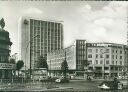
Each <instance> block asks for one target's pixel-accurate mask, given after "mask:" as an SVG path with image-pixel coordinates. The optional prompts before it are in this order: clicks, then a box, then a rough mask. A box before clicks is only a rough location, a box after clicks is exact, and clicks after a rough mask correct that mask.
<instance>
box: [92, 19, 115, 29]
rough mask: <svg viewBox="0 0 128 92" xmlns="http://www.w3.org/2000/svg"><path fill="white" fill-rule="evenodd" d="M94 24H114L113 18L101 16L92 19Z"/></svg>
mask: <svg viewBox="0 0 128 92" xmlns="http://www.w3.org/2000/svg"><path fill="white" fill-rule="evenodd" d="M94 23H95V24H97V25H100V26H109V27H110V26H112V25H113V24H114V20H113V19H111V18H101V19H97V20H95V21H94Z"/></svg>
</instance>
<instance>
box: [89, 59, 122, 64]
mask: <svg viewBox="0 0 128 92" xmlns="http://www.w3.org/2000/svg"><path fill="white" fill-rule="evenodd" d="M89 63H90V64H92V60H89ZM95 64H104V61H103V60H100V61H98V60H95ZM105 64H110V61H109V60H106V61H105ZM112 64H113V65H114V64H116V65H117V64H118V62H117V61H116V62H114V61H112ZM119 64H120V65H123V63H122V61H120V62H119Z"/></svg>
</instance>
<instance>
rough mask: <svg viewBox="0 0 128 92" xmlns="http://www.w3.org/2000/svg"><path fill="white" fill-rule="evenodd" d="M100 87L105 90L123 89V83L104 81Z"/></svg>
mask: <svg viewBox="0 0 128 92" xmlns="http://www.w3.org/2000/svg"><path fill="white" fill-rule="evenodd" d="M98 88H100V89H103V90H114V89H116V90H117V89H120V90H121V89H123V84H122V83H121V82H120V81H117V82H114V81H103V82H102V83H101V84H100V85H99V86H98Z"/></svg>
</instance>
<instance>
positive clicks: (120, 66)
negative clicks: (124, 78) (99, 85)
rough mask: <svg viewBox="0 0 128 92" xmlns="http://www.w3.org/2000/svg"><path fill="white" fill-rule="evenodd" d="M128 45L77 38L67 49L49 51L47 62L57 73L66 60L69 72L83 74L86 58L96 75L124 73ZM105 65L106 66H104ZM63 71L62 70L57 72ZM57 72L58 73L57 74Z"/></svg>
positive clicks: (50, 68)
mask: <svg viewBox="0 0 128 92" xmlns="http://www.w3.org/2000/svg"><path fill="white" fill-rule="evenodd" d="M127 51H128V47H127V46H126V45H123V44H114V43H87V42H86V40H76V41H75V43H74V44H73V45H71V46H69V47H67V48H65V49H61V50H56V51H52V52H49V53H48V57H47V62H48V66H49V70H51V71H53V73H56V71H60V70H61V63H62V62H63V61H64V58H65V55H64V53H65V52H66V60H67V62H68V66H69V72H70V73H75V74H77V75H83V74H84V71H85V68H87V67H85V65H84V64H85V60H87V61H88V63H89V66H88V69H89V70H90V71H91V73H92V72H93V74H94V76H95V77H104V76H110V77H115V76H119V75H122V73H123V71H125V70H126V67H127V64H128V63H127V61H128V57H127V53H128V52H127ZM104 67H105V68H104ZM57 73H61V72H57ZM57 73H56V74H57Z"/></svg>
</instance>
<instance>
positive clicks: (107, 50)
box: [88, 49, 123, 54]
mask: <svg viewBox="0 0 128 92" xmlns="http://www.w3.org/2000/svg"><path fill="white" fill-rule="evenodd" d="M92 51H93V49H88V52H89V53H92ZM101 51H103V49H96V53H98V52H101ZM104 52H105V53H109V49H105V51H104ZM112 53H120V54H122V53H123V51H122V50H120V52H119V51H118V50H112Z"/></svg>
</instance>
